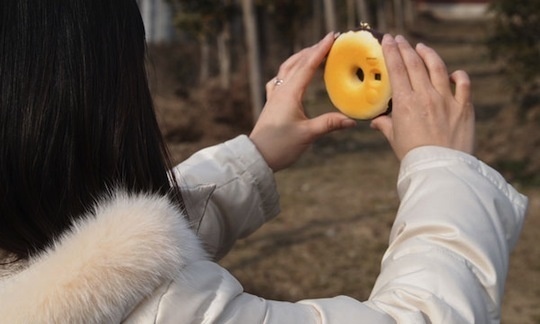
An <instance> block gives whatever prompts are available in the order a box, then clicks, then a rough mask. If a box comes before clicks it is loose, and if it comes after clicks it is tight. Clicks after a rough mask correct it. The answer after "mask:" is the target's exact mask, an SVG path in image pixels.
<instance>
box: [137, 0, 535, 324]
mask: <svg viewBox="0 0 540 324" xmlns="http://www.w3.org/2000/svg"><path fill="white" fill-rule="evenodd" d="M138 2H139V6H140V8H141V13H142V16H143V19H144V22H145V28H146V35H147V41H148V52H149V59H148V71H149V80H150V84H151V89H152V92H153V95H154V99H155V104H156V110H157V112H158V118H159V122H160V126H161V128H162V131H163V134H164V136H165V138H166V141H167V144H168V147H169V149H170V151H171V154H172V156H173V159H174V161H175V162H180V161H182V160H183V159H185V158H187V157H188V156H189V155H191V154H192V153H194V152H195V151H197V150H199V149H201V148H203V147H207V146H209V145H213V144H216V143H220V142H222V141H224V140H227V139H230V138H232V137H234V136H237V135H239V134H248V133H249V131H250V129H251V127H252V126H253V123H254V121H255V120H256V118H257V115H258V114H259V112H260V110H261V109H262V107H263V105H264V99H265V94H264V84H265V83H266V82H267V81H268V80H270V79H271V78H272V77H274V76H275V74H276V73H277V71H278V69H279V65H280V64H281V62H283V61H284V60H285V59H286V58H287V57H289V56H290V55H292V54H293V53H294V52H296V51H298V50H300V49H302V48H303V47H306V46H310V45H312V44H314V43H316V42H317V41H318V40H319V39H320V38H322V37H323V36H324V35H325V34H326V33H327V32H330V31H340V32H345V31H347V30H351V29H354V28H356V27H357V26H359V24H360V22H367V23H369V24H370V25H371V27H372V28H374V29H376V30H378V31H380V32H386V33H392V34H402V35H405V36H406V37H407V38H408V39H409V40H410V41H411V42H413V43H416V42H423V43H425V44H427V45H429V46H431V47H433V48H435V49H436V50H437V51H438V52H439V53H440V55H441V56H442V57H443V59H444V60H445V61H446V63H447V65H448V69H449V71H450V72H451V71H454V70H457V69H463V70H465V71H467V72H468V73H469V75H470V77H471V80H472V85H473V102H474V105H475V108H476V114H477V150H476V155H477V156H478V157H479V158H480V159H482V160H484V161H486V162H487V163H489V164H490V165H491V166H493V167H495V168H496V169H497V170H499V171H500V172H501V173H502V174H503V175H504V176H505V177H506V178H507V179H508V180H509V181H510V182H511V183H512V184H514V185H515V186H516V187H517V188H518V189H519V190H520V191H522V192H524V193H525V194H527V195H528V196H529V199H530V207H529V213H528V219H527V222H526V224H525V227H524V231H523V234H522V237H521V240H520V242H519V244H518V246H517V247H516V249H515V250H514V252H513V254H512V258H511V266H510V269H509V277H508V282H507V286H506V293H505V297H504V302H503V313H502V323H516V324H517V323H520V324H522V323H540V245H539V244H537V242H536V238H537V237H538V236H540V86H539V85H540V82H539V81H540V64H539V63H538V62H539V59H540V0H530V1H515V0H492V1H488V0H454V1H451V0H417V1H413V0H379V1H374V0H274V1H272V0H139V1H138ZM323 69H324V64H323V66H321V68H320V69H319V71H318V73H317V75H316V76H315V78H314V79H313V82H312V84H311V85H310V88H309V89H308V93H307V94H306V97H305V100H304V104H305V107H306V111H307V113H308V115H311V116H315V115H318V114H321V113H324V112H328V111H332V110H335V108H334V107H333V106H332V104H331V103H330V101H329V100H328V97H327V95H326V90H325V86H324V82H323V80H322V72H323ZM398 167H399V164H398V161H397V160H396V158H395V157H394V156H393V154H392V152H391V150H390V148H389V146H388V145H387V143H386V141H385V139H384V138H383V137H382V135H381V134H379V133H377V132H376V131H374V130H371V129H370V128H369V122H365V121H359V124H358V127H357V128H355V129H352V130H347V131H342V132H338V133H333V134H330V135H329V136H326V137H324V138H321V139H320V140H318V141H317V142H316V143H315V144H314V145H313V147H312V148H311V149H310V150H309V151H308V152H307V153H306V154H305V155H304V156H303V157H302V159H301V160H300V161H298V163H296V164H295V165H294V166H293V167H291V168H289V169H287V170H284V171H282V172H279V173H277V174H276V179H277V184H278V189H279V191H280V195H281V202H282V204H281V207H282V213H281V215H280V216H279V217H278V218H276V219H275V220H273V221H271V222H270V223H268V224H267V225H266V226H264V227H263V228H262V229H261V230H259V231H258V232H257V233H255V234H254V235H252V236H250V237H249V238H247V239H244V240H242V241H239V242H238V243H237V245H236V247H235V249H234V250H233V252H231V253H230V254H229V255H228V256H227V257H226V258H225V259H224V260H222V261H221V263H222V264H223V265H224V266H225V267H227V268H228V269H229V270H230V271H231V272H232V273H233V274H235V275H236V276H237V277H238V278H239V280H240V281H241V282H242V284H243V285H244V286H245V288H246V290H247V291H248V292H250V293H254V294H258V295H261V296H263V297H266V298H273V299H282V300H289V301H295V300H299V299H303V298H316V297H328V296H334V295H339V294H346V295H349V296H352V297H355V298H358V299H360V300H365V299H366V298H368V296H369V293H370V290H371V287H372V285H373V282H374V281H375V279H376V276H377V274H378V272H379V269H380V260H381V257H382V254H383V253H384V250H385V248H386V247H387V244H388V235H389V229H390V226H391V224H392V221H393V218H394V216H395V213H396V210H397V206H398V204H399V201H398V198H397V195H396V190H395V181H396V176H397V172H398Z"/></svg>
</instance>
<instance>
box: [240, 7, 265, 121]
mask: <svg viewBox="0 0 540 324" xmlns="http://www.w3.org/2000/svg"><path fill="white" fill-rule="evenodd" d="M242 13H243V18H244V28H245V38H246V46H247V54H248V64H249V65H248V67H249V86H250V90H251V106H252V111H253V118H254V121H256V120H257V119H258V118H259V115H260V113H261V110H262V107H263V93H262V72H261V62H260V54H259V41H258V36H257V34H258V32H257V23H256V19H255V10H254V6H253V0H242Z"/></svg>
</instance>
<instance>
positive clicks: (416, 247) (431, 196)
mask: <svg viewBox="0 0 540 324" xmlns="http://www.w3.org/2000/svg"><path fill="white" fill-rule="evenodd" d="M398 191H399V194H400V198H401V205H400V208H399V211H398V214H397V217H396V220H395V223H394V225H393V227H392V232H391V237H390V245H389V247H388V250H387V252H386V253H385V255H384V257H383V262H382V267H381V273H380V275H379V277H378V279H377V282H376V284H375V287H374V289H373V291H372V294H371V296H370V298H369V299H368V300H367V301H365V302H360V301H357V300H354V299H352V298H349V297H346V296H337V297H334V298H326V299H312V300H303V301H299V302H297V303H289V302H280V301H271V300H266V299H263V298H260V297H257V296H253V295H251V294H248V293H245V292H244V291H243V288H242V286H241V284H240V283H239V282H238V281H236V279H234V277H232V276H231V275H230V274H229V273H228V272H227V271H226V270H225V269H223V268H221V267H220V266H219V265H217V264H215V263H212V262H207V261H205V262H200V263H196V264H193V265H190V266H189V267H188V268H189V269H185V270H186V272H189V273H190V275H185V273H184V275H183V276H182V279H181V280H179V281H176V283H175V284H174V285H172V286H171V288H172V289H170V290H169V291H168V292H167V293H166V294H165V295H164V296H163V300H169V301H170V303H169V304H175V303H176V304H178V301H180V303H181V304H182V305H185V306H186V307H183V308H182V310H181V313H182V314H181V315H182V318H191V319H196V321H198V322H205V323H206V322H212V323H325V324H330V323H340V324H343V323H359V322H364V323H396V322H398V323H498V322H499V313H500V305H501V297H502V293H503V291H504V282H505V280H506V274H507V267H508V259H509V254H510V251H511V249H512V247H513V246H514V245H515V243H516V241H517V239H518V236H519V233H520V231H521V228H522V224H523V219H524V214H525V211H526V205H527V199H526V198H525V197H524V196H522V195H520V194H519V193H518V192H517V191H515V190H514V189H513V188H512V187H511V186H510V185H508V184H507V183H506V181H505V180H504V179H503V178H502V177H501V176H500V175H499V174H498V173H497V172H496V171H495V170H493V169H491V168H489V167H488V166H487V165H485V164H483V163H482V162H480V161H478V160H477V159H475V158H474V157H472V156H470V155H467V154H464V153H461V152H457V151H453V150H449V149H444V148H438V147H421V148H417V149H415V150H413V151H411V152H410V153H409V154H408V155H407V156H406V157H405V159H404V160H403V162H402V166H401V170H400V176H399V179H398ZM337 275H339V274H337ZM186 278H189V284H182V283H181V282H182V280H186ZM177 286H178V287H179V288H175V287H177ZM186 287H187V288H186ZM174 301H175V302H174ZM186 301H187V302H188V303H190V304H189V305H186V304H185V303H186ZM201 305H204V307H201ZM178 315H179V314H178V308H167V307H163V308H161V309H160V316H162V318H173V316H178Z"/></svg>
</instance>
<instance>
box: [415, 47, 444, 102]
mask: <svg viewBox="0 0 540 324" xmlns="http://www.w3.org/2000/svg"><path fill="white" fill-rule="evenodd" d="M416 51H417V52H418V55H420V57H421V58H422V60H424V63H425V65H426V67H427V69H428V71H429V77H430V79H431V83H432V84H433V87H434V88H435V90H437V91H438V92H439V93H440V94H448V93H449V92H450V80H449V78H448V70H447V68H446V64H445V63H444V61H443V60H442V59H441V57H440V56H439V54H437V52H435V51H434V50H433V49H432V48H431V47H428V46H426V45H424V44H422V43H418V45H416Z"/></svg>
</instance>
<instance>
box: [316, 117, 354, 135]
mask: <svg viewBox="0 0 540 324" xmlns="http://www.w3.org/2000/svg"><path fill="white" fill-rule="evenodd" d="M308 123H309V124H308V125H309V130H310V133H311V135H312V136H313V137H315V138H316V137H319V136H322V135H325V134H328V133H330V132H333V131H335V130H339V129H345V128H353V127H356V126H357V123H356V121H355V120H354V119H351V118H349V117H347V116H345V115H343V114H340V113H337V112H332V113H326V114H323V115H320V116H318V117H315V118H313V119H310V120H309V121H308Z"/></svg>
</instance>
